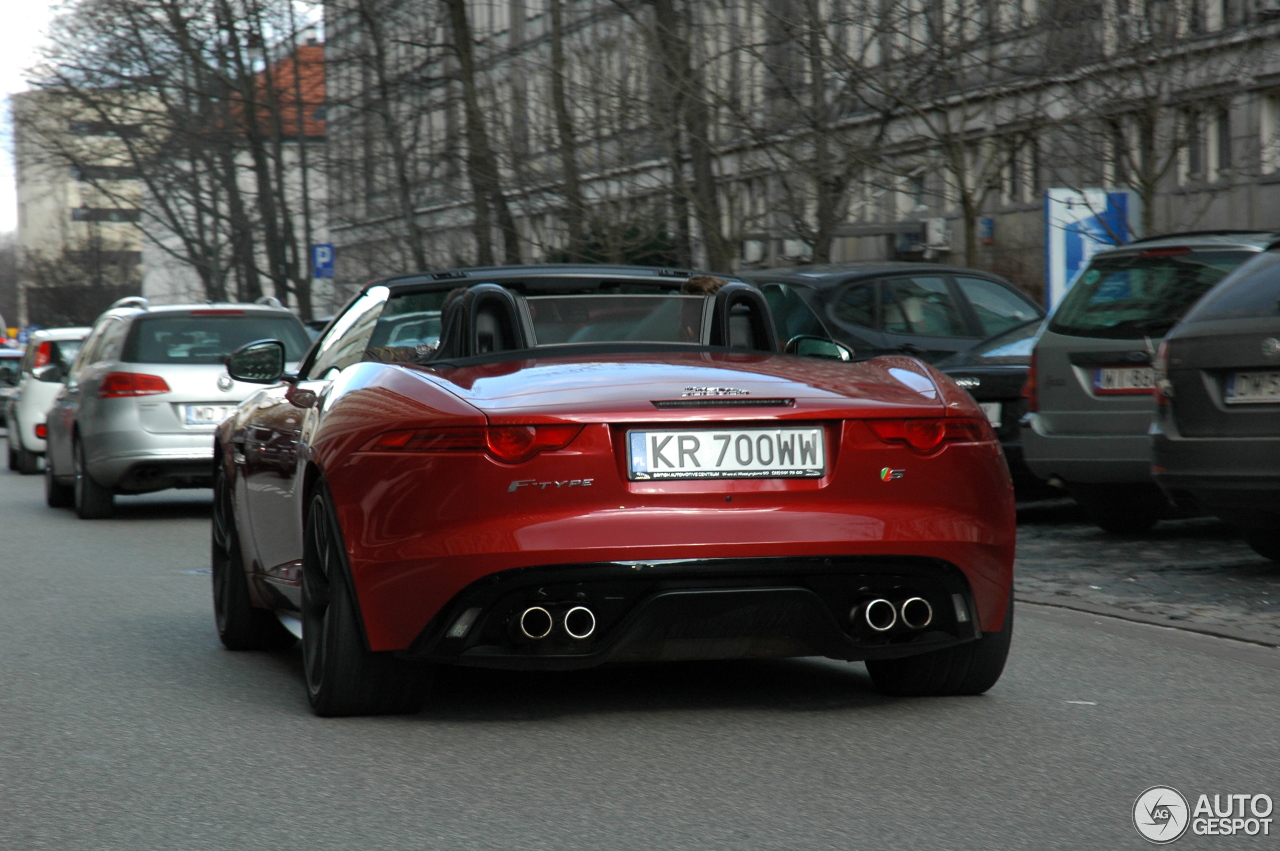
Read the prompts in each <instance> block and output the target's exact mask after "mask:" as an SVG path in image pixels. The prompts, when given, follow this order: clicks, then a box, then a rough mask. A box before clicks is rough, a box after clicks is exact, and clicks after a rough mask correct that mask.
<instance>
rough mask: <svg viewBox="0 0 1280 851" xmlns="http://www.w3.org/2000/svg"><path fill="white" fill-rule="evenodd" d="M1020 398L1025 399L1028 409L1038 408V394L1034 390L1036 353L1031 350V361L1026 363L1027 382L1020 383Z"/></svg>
mask: <svg viewBox="0 0 1280 851" xmlns="http://www.w3.org/2000/svg"><path fill="white" fill-rule="evenodd" d="M1022 398H1023V399H1026V400H1027V410H1028V411H1038V410H1040V395H1039V393H1038V392H1037V390H1036V353H1035V350H1034V349H1032V350H1031V362H1030V363H1029V364H1028V365H1027V383H1026V384H1024V385H1022Z"/></svg>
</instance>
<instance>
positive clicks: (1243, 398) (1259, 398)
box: [1222, 369, 1280, 405]
mask: <svg viewBox="0 0 1280 851" xmlns="http://www.w3.org/2000/svg"><path fill="white" fill-rule="evenodd" d="M1241 382H1247V383H1250V384H1253V385H1255V386H1259V385H1261V384H1262V383H1264V382H1266V383H1268V384H1269V385H1270V386H1269V387H1268V388H1267V392H1266V393H1259V392H1257V391H1256V390H1255V391H1254V392H1252V393H1248V392H1239V393H1238V391H1237V386H1238V385H1239V384H1240V383H1241ZM1222 402H1223V404H1226V405H1280V370H1272V369H1243V370H1237V371H1235V372H1233V373H1231V374H1230V375H1228V376H1227V382H1226V386H1225V387H1223V388H1222Z"/></svg>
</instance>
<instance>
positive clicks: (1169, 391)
mask: <svg viewBox="0 0 1280 851" xmlns="http://www.w3.org/2000/svg"><path fill="white" fill-rule="evenodd" d="M1151 370H1152V372H1153V373H1155V375H1154V376H1153V377H1154V379H1155V383H1154V391H1153V393H1154V395H1155V397H1156V404H1157V405H1161V406H1163V407H1166V408H1167V407H1169V405H1170V404H1172V402H1171V400H1172V399H1173V382H1172V381H1170V380H1169V341H1168V340H1161V341H1160V348H1159V349H1157V350H1156V359H1155V360H1154V361H1152V363H1151Z"/></svg>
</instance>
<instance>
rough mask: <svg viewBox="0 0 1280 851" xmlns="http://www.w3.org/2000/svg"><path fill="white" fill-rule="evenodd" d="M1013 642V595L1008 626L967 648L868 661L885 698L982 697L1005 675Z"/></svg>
mask: <svg viewBox="0 0 1280 851" xmlns="http://www.w3.org/2000/svg"><path fill="white" fill-rule="evenodd" d="M1012 638H1013V594H1012V593H1010V595H1009V607H1008V608H1007V609H1005V613H1004V626H1002V627H1000V631H999V632H990V633H987V634H986V635H984V636H982V637H981V638H979V639H978V640H977V641H971V642H969V643H967V644H960V645H957V646H956V647H948V648H945V649H943V650H935V651H933V652H932V653H922V654H921V655H919V656H908V657H906V658H904V659H868V660H867V663H866V664H867V672H868V673H870V674H871V682H872V683H874V684H875V687H876V688H877V689H878V690H879V691H880V692H881V693H883V694H888V695H893V696H894V697H937V696H946V695H964V694H982V693H983V692H984V691H986V690H987V689H989V688H991V687H992V686H993V685H995V684H996V681H997V680H999V679H1000V675H1001V674H1002V673H1003V672H1004V663H1005V660H1006V659H1007V658H1008V657H1009V644H1010V641H1011V640H1012Z"/></svg>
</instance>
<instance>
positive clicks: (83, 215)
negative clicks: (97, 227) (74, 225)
mask: <svg viewBox="0 0 1280 851" xmlns="http://www.w3.org/2000/svg"><path fill="white" fill-rule="evenodd" d="M141 219H142V211H141V210H130V209H123V208H120V207H73V208H72V210H71V221H73V222H137V221H141Z"/></svg>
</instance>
